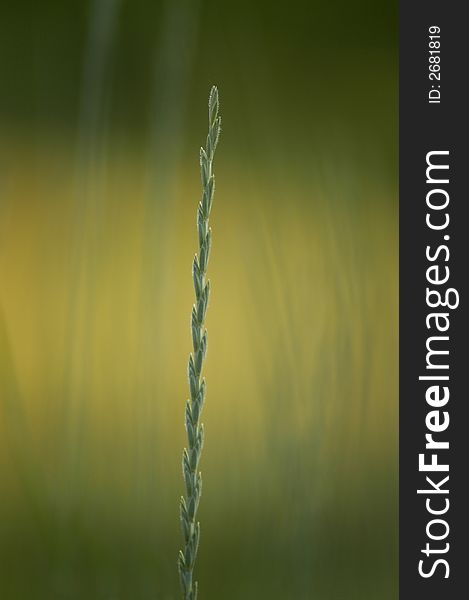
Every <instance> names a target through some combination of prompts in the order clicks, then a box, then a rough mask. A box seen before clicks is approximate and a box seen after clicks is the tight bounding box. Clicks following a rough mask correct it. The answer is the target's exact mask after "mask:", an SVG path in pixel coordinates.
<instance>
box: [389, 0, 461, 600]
mask: <svg viewBox="0 0 469 600" xmlns="http://www.w3.org/2000/svg"><path fill="white" fill-rule="evenodd" d="M466 10H467V5H466V3H464V2H443V1H442V0H440V1H435V0H426V1H421V0H419V1H412V0H410V1H409V0H401V3H400V89H399V110H400V128H399V135H400V157H399V168H400V209H399V211H400V212H399V215H400V216H399V219H400V256H399V263H400V292H399V293H400V417H399V421H400V439H399V451H400V455H399V465H400V489H399V502H400V532H399V533H400V544H399V547H400V559H399V563H400V584H399V590H400V599H401V600H420V599H421V598H422V599H423V598H424V599H425V600H433V599H437V598H438V599H439V600H441V599H443V598H444V599H445V600H453V599H454V600H461V599H462V598H466V597H469V592H468V591H467V590H468V587H469V586H468V585H467V583H466V580H467V578H469V549H468V546H467V544H468V542H469V539H468V537H467V533H468V526H467V516H466V512H467V511H469V503H468V495H467V492H466V488H467V487H468V485H467V483H468V482H467V480H468V479H469V468H468V459H469V418H468V410H467V406H468V404H469V397H468V392H467V389H466V384H465V381H464V379H465V375H466V373H468V374H469V336H468V328H467V314H465V313H466V303H467V294H466V289H467V278H468V274H469V266H468V264H469V217H468V216H467V215H468V214H469V211H468V210H467V208H468V205H469V198H468V191H467V189H466V188H467V187H468V183H467V182H466V181H467V179H468V178H467V176H466V174H467V173H469V153H468V144H469V139H468V137H469V136H468V134H469V132H468V126H467V113H468V111H469V104H468V102H467V98H466V95H465V90H466V88H467V85H466V80H467V78H468V77H469V69H468V58H469V22H468V21H467V20H466V19H465V18H464V16H463V12H466ZM432 25H436V26H438V27H440V28H441V54H440V56H441V63H440V64H441V71H440V72H441V82H440V85H441V88H440V89H441V103H440V104H429V103H428V92H429V89H430V88H431V85H432V83H435V82H430V81H429V77H428V75H429V68H428V67H429V60H428V59H429V52H428V51H429V46H428V43H429V38H428V35H429V32H428V30H429V27H430V26H432ZM431 150H449V151H450V155H449V164H450V171H449V178H450V184H449V187H447V189H448V191H449V192H450V205H449V212H450V219H451V221H450V225H449V228H448V231H445V232H444V233H448V234H449V235H450V241H448V242H447V243H448V246H449V248H450V252H451V255H450V261H449V263H448V264H449V267H450V273H451V275H450V282H449V285H450V286H451V287H455V288H457V289H458V291H459V294H460V305H459V308H457V309H456V310H450V311H448V312H450V319H451V326H450V329H449V334H448V335H449V336H450V346H449V348H450V355H449V364H450V372H449V373H450V382H449V387H450V394H451V396H450V401H449V403H448V410H449V413H450V419H451V420H450V426H449V429H448V430H447V432H445V433H446V434H447V438H448V439H449V442H450V448H449V450H446V451H444V452H446V455H445V456H446V458H447V459H448V460H449V464H450V472H449V475H450V479H449V489H450V493H449V499H450V509H449V512H448V513H447V515H445V517H446V518H447V521H448V523H449V525H450V533H449V536H448V539H447V540H445V541H448V542H449V544H450V549H449V552H448V554H447V555H446V558H447V560H448V562H449V564H450V576H449V578H448V579H445V578H444V569H442V568H438V569H437V571H436V572H435V575H434V576H432V577H430V578H428V579H424V578H422V577H421V576H420V575H419V573H418V563H419V560H420V559H422V558H425V556H424V555H423V554H422V553H421V549H422V548H424V547H425V544H426V542H427V541H429V540H428V539H427V536H426V532H425V528H426V524H427V522H428V521H429V520H430V519H431V518H432V517H431V516H429V515H428V513H427V511H426V508H425V498H424V497H423V496H419V495H417V489H419V488H422V487H423V485H424V484H425V475H424V474H422V473H419V471H418V455H419V453H421V452H423V451H424V449H425V448H424V446H425V433H426V432H427V429H426V426H425V415H426V413H427V411H428V410H430V409H429V407H428V405H427V404H426V402H425V390H426V387H427V385H428V383H426V382H421V381H419V380H418V377H419V375H421V374H423V372H424V370H425V355H426V348H425V342H426V338H427V336H428V335H429V333H428V330H427V329H426V325H425V317H426V314H427V313H428V312H429V309H428V308H427V307H426V301H425V288H426V285H427V282H426V269H427V267H428V263H427V261H426V257H425V248H426V246H427V245H428V244H430V245H432V246H433V247H434V246H435V245H438V244H439V243H445V242H443V241H442V240H441V238H443V233H442V232H432V231H430V230H429V229H428V228H427V226H426V223H425V217H426V212H427V208H426V200H425V198H426V193H427V191H428V189H429V186H428V185H427V184H426V181H425V169H426V154H427V152H429V151H431ZM440 240H441V242H440ZM442 264H443V263H442ZM436 478H437V479H438V474H436ZM427 487H428V486H427ZM436 546H437V544H436V543H435V547H436ZM435 556H436V555H435ZM440 556H443V555H440ZM437 558H438V557H437ZM428 564H429V563H428V562H427V565H428Z"/></svg>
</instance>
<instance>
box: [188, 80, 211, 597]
mask: <svg viewBox="0 0 469 600" xmlns="http://www.w3.org/2000/svg"><path fill="white" fill-rule="evenodd" d="M218 109H219V102H218V90H217V88H216V87H215V86H213V87H212V89H211V91H210V96H209V101H208V135H207V144H206V148H201V149H200V174H201V179H202V189H203V194H202V200H201V201H200V202H199V205H198V208H197V230H198V234H199V235H198V238H199V253H198V254H196V255H195V257H194V261H193V263H192V278H193V281H194V289H195V304H194V305H193V307H192V315H191V331H192V346H193V352H192V353H191V354H190V356H189V365H188V376H189V391H190V399H189V400H188V401H187V403H186V414H185V423H186V432H187V442H188V444H187V448H184V451H183V456H182V470H183V475H184V482H185V487H186V493H185V496H183V497H182V498H181V504H180V517H181V527H182V534H183V539H184V548H183V550H180V552H179V560H178V568H179V577H180V580H181V588H182V594H183V598H184V600H196V599H197V582H195V581H194V565H195V561H196V557H197V550H198V547H199V539H200V523H199V522H198V521H197V510H198V507H199V502H200V496H201V493H202V476H201V473H200V471H199V470H198V469H199V462H200V457H201V454H202V447H203V443H204V426H203V424H202V423H201V421H200V417H201V414H202V409H203V405H204V401H205V389H206V386H205V379H204V378H203V377H202V368H203V364H204V360H205V355H206V352H207V330H206V329H205V316H206V313H207V306H208V301H209V296H210V282H209V281H208V280H207V281H206V276H207V267H208V261H209V256H210V248H211V244H212V231H211V229H210V227H209V217H210V211H211V209H212V202H213V195H214V192H215V176H214V174H213V172H212V165H213V157H214V154H215V149H216V147H217V144H218V139H219V137H220V126H221V118H220V117H219V115H218Z"/></svg>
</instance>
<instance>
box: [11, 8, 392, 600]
mask: <svg viewBox="0 0 469 600" xmlns="http://www.w3.org/2000/svg"><path fill="white" fill-rule="evenodd" d="M0 17H1V18H0V74H1V80H2V87H1V91H0V480H1V481H2V485H1V492H0V598H2V600H23V599H25V600H26V599H28V600H36V599H37V600H43V599H44V600H46V599H47V600H55V599H57V600H59V599H60V600H61V599H64V600H65V599H67V600H68V599H70V600H78V599H80V600H81V599H85V598H86V599H91V600H95V599H96V600H101V599H102V600H118V599H119V600H121V599H122V600H127V599H129V600H130V599H132V600H146V599H148V600H149V599H158V600H175V599H176V598H178V597H179V595H178V581H177V571H176V556H177V550H178V548H179V546H180V531H179V523H178V498H179V496H180V494H181V493H182V491H183V485H182V479H181V477H182V475H181V468H180V456H181V450H182V447H183V445H184V443H185V441H184V426H183V410H184V401H185V398H186V397H187V382H186V376H185V373H186V361H187V354H188V352H189V350H190V332H189V315H190V308H191V304H192V298H193V291H192V285H191V259H192V255H193V252H194V251H195V248H196V227H195V209H196V203H197V200H198V199H199V196H200V184H199V173H198V148H199V146H200V145H201V144H203V143H204V136H205V131H206V102H207V94H208V91H209V88H210V85H211V84H212V83H217V84H218V86H219V88H220V95H221V102H222V116H223V124H224V128H223V129H224V130H223V138H222V141H221V143H220V148H219V152H218V155H217V159H216V168H215V170H216V174H217V182H218V186H217V194H216V197H215V204H214V210H213V222H212V226H213V230H214V247H213V254H212V258H211V264H210V278H211V281H212V284H213V294H212V299H211V305H210V310H209V314H208V329H209V353H208V360H207V369H206V377H207V383H208V397H207V405H206V411H205V414H204V421H205V425H206V433H207V436H206V446H205V449H204V457H203V463H202V470H203V475H204V493H203V499H202V504H201V510H200V519H201V523H202V540H201V548H200V553H199V562H198V568H197V572H198V578H199V580H200V585H201V596H202V597H203V598H205V599H207V600H209V599H217V600H219V599H221V598H223V600H231V599H233V600H234V599H236V600H239V599H242V600H251V599H252V600H259V599H260V598H279V599H283V600H285V599H295V600H302V599H305V600H306V599H313V600H342V599H344V598H347V600H355V599H356V600H378V599H379V600H387V599H391V598H392V599H394V598H397V593H398V592H397V389H398V388H397V385H398V380H397V376H398V373H397V344H398V338H397V336H398V334H397V331H398V329H397V327H398V322H397V317H398V305H397V291H398V273H397V261H398V246H397V233H398V231H397V3H394V2H391V3H389V2H384V1H381V0H380V1H375V2H371V1H368V0H357V2H354V3H352V4H350V3H347V2H345V0H334V1H330V2H327V3H326V2H317V1H315V2H311V1H309V2H302V1H300V0H292V2H290V3H289V4H288V6H284V5H282V4H275V3H271V2H266V1H259V2H257V3H251V2H247V0H238V1H237V2H229V1H227V2H223V3H221V2H215V1H213V0H199V1H189V0H173V1H169V0H168V1H166V2H162V1H159V2H158V1H155V2H150V1H149V0H133V1H132V2H129V1H126V0H87V1H82V2H70V1H68V2H67V1H63V0H62V1H60V2H59V1H57V0H44V1H43V2H40V3H37V2H32V1H30V0H29V1H25V2H22V3H20V4H19V3H8V4H7V3H3V4H2V7H1V9H0Z"/></svg>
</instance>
